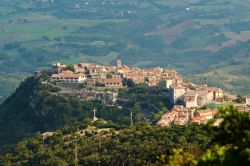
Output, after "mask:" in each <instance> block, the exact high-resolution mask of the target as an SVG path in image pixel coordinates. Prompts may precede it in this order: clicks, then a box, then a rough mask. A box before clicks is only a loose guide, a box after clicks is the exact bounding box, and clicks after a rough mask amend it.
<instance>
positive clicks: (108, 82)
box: [103, 78, 122, 88]
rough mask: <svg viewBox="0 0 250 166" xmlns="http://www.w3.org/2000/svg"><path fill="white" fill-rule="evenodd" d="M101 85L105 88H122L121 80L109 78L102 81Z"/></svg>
mask: <svg viewBox="0 0 250 166" xmlns="http://www.w3.org/2000/svg"><path fill="white" fill-rule="evenodd" d="M103 83H104V85H105V87H107V88H121V87H122V79H121V78H109V79H104V80H103Z"/></svg>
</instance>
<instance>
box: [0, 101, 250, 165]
mask: <svg viewBox="0 0 250 166" xmlns="http://www.w3.org/2000/svg"><path fill="white" fill-rule="evenodd" d="M220 116H221V117H222V118H223V121H222V122H221V124H220V126H212V124H213V122H210V123H209V124H208V125H206V126H205V125H188V126H175V127H172V128H161V127H153V126H150V125H149V124H140V125H136V126H133V127H119V126H113V127H112V128H110V127H107V126H105V124H106V123H105V122H104V121H103V120H101V121H99V122H95V123H91V122H90V123H89V124H88V125H87V123H77V124H73V125H67V126H65V127H64V128H62V129H58V130H56V132H55V134H54V136H52V137H49V138H47V139H45V140H43V139H42V137H41V134H40V133H36V134H35V135H34V136H33V137H31V138H29V139H25V140H24V141H22V142H20V143H18V144H17V145H16V147H15V149H13V150H12V151H11V152H8V153H5V154H3V155H1V156H0V162H2V165H20V166H21V165H53V166H56V165H58V166H59V165H60V166H62V165H78V164H79V165H173V166H174V165H248V163H249V162H250V160H249V157H250V152H249V145H250V137H249V128H250V118H249V113H248V112H239V111H238V110H237V109H236V108H234V107H233V106H228V107H224V108H221V109H220ZM77 131H78V134H77ZM79 133H82V135H81V134H79ZM83 133H84V134H83Z"/></svg>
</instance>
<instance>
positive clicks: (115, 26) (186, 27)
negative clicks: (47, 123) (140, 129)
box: [0, 0, 250, 102]
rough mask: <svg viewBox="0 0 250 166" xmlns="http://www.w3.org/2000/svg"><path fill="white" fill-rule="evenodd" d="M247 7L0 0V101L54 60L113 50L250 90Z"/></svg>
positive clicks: (217, 0)
mask: <svg viewBox="0 0 250 166" xmlns="http://www.w3.org/2000/svg"><path fill="white" fill-rule="evenodd" d="M249 8H250V5H249V3H248V2H247V0H241V1H228V0H214V1H207V0H196V1H186V0H185V1H178V2H177V1H176V0H168V1H163V0H154V1H152V0H140V1H139V0H138V1H133V2H131V1H130V0H123V1H103V2H102V1H99V0H92V1H91V2H86V1H83V0H71V1H68V0H60V1H59V0H54V1H50V0H48V1H46V0H45V1H42V0H36V1H34V0H23V1H18V0H8V1H7V0H3V1H1V2H0V25H1V27H0V102H2V101H4V100H5V99H6V98H7V97H8V96H9V95H10V94H11V93H13V92H14V91H15V88H16V87H17V86H18V84H19V82H20V81H21V80H23V79H24V78H26V77H27V76H28V75H30V74H31V73H33V72H34V71H35V70H37V69H40V68H48V66H49V65H50V64H51V63H52V62H57V61H60V62H63V63H67V64H72V63H80V62H95V63H101V64H112V63H113V62H114V60H115V59H116V57H117V56H119V57H120V58H121V59H122V60H123V62H124V63H125V64H128V65H134V66H140V67H146V66H147V67H149V66H156V65H160V66H164V67H175V68H176V69H177V70H178V71H179V72H181V73H182V74H184V75H185V76H186V77H187V78H188V77H189V76H193V75H196V76H198V77H200V76H201V77H203V76H205V75H206V76H207V75H210V76H211V77H210V78H211V79H217V77H214V75H213V74H211V73H213V72H218V73H222V75H224V76H226V77H229V80H226V81H221V82H220V83H216V82H217V81H214V83H215V84H216V86H221V84H225V86H226V87H227V89H228V90H229V91H234V92H237V93H242V94H243V93H244V94H250V91H249V89H248V88H247V87H248V85H249V72H247V71H249V70H250V68H249V66H250V65H249V63H250V62H249V57H248V55H249V49H248V48H249V39H250V33H249V32H250V18H249V16H250V10H249ZM229 68H230V69H229ZM198 79H199V78H198ZM195 80H197V79H195ZM245 85H246V86H245Z"/></svg>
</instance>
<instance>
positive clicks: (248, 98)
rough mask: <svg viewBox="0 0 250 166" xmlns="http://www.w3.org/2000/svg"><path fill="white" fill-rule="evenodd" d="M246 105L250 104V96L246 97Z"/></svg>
mask: <svg viewBox="0 0 250 166" xmlns="http://www.w3.org/2000/svg"><path fill="white" fill-rule="evenodd" d="M246 105H250V96H247V97H246Z"/></svg>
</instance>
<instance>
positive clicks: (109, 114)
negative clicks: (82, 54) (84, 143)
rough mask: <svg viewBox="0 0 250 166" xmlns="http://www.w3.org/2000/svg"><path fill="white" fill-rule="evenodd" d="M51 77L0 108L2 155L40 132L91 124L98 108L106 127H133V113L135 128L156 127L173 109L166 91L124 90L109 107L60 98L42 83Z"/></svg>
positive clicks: (32, 81)
mask: <svg viewBox="0 0 250 166" xmlns="http://www.w3.org/2000/svg"><path fill="white" fill-rule="evenodd" d="M47 78H48V75H47V74H46V73H44V74H43V75H42V76H41V77H39V78H34V77H29V78H27V79H26V80H24V81H23V82H22V83H21V84H20V86H19V87H18V88H17V90H16V91H15V92H14V93H13V94H12V95H11V96H10V97H9V98H8V99H7V100H6V101H5V102H4V103H3V104H1V105H0V130H1V132H0V152H1V151H3V150H6V149H9V148H11V147H13V145H15V144H16V143H17V142H18V141H20V140H22V139H24V138H28V137H30V136H31V135H33V134H34V133H35V132H38V131H40V132H45V131H51V130H52V131H53V130H56V129H58V128H61V127H63V126H65V125H71V124H75V123H83V124H88V123H89V122H91V121H92V118H93V109H94V108H96V109H97V110H98V111H97V113H96V115H97V117H98V118H100V119H105V120H106V121H107V124H105V125H104V126H109V127H114V126H117V127H124V126H130V122H131V121H130V113H131V111H132V112H133V116H134V117H133V121H134V124H135V125H137V124H138V125H139V124H155V122H156V121H157V120H159V118H160V117H161V115H162V114H164V113H165V112H166V111H167V109H170V108H171V107H172V105H171V104H170V103H169V101H168V99H167V95H166V92H167V91H166V89H163V88H148V87H141V86H139V87H130V88H128V89H121V90H120V93H119V95H120V98H121V99H120V100H119V101H118V104H117V105H115V106H109V105H106V104H102V103H101V102H100V101H81V100H78V99H76V98H75V97H72V96H67V95H63V94H61V95H60V94H59V95H57V94H55V93H53V92H54V89H53V87H51V86H49V85H47V84H42V82H43V81H45V80H46V79H47ZM159 94H162V95H159ZM122 99H124V100H122Z"/></svg>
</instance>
